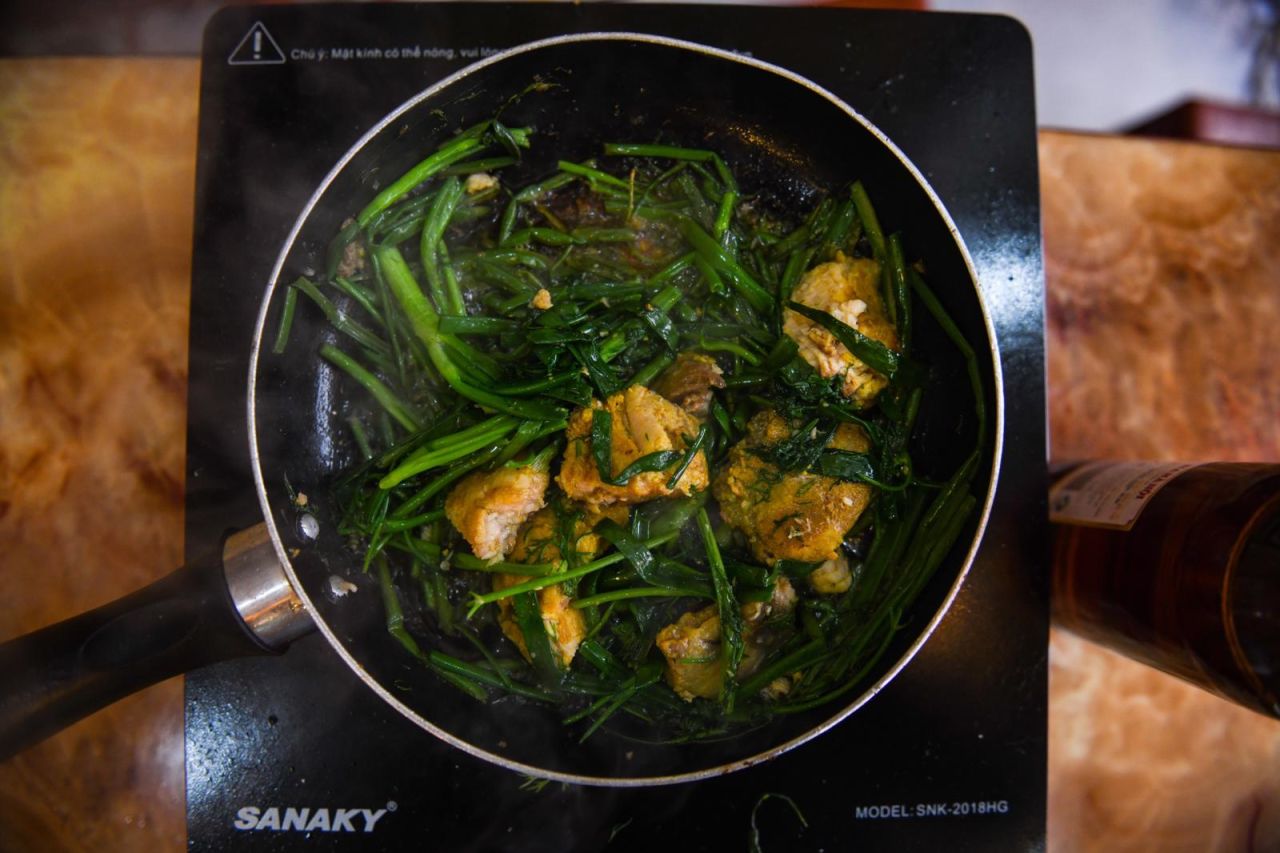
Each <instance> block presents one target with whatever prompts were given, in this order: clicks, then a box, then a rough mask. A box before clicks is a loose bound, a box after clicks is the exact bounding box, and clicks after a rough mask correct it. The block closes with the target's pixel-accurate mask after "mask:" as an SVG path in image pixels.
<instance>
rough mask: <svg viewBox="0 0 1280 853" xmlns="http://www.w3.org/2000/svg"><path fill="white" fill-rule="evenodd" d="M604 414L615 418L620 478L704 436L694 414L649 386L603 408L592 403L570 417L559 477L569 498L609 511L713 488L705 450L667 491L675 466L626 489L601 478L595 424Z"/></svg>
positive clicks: (614, 455)
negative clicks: (637, 464)
mask: <svg viewBox="0 0 1280 853" xmlns="http://www.w3.org/2000/svg"><path fill="white" fill-rule="evenodd" d="M599 411H607V412H609V414H610V415H611V416H612V418H613V426H612V429H611V431H610V438H611V462H612V465H611V471H610V473H611V475H612V476H614V477H616V476H618V474H619V473H621V472H622V470H623V469H624V468H626V467H627V466H628V465H630V464H631V463H632V462H635V461H636V460H637V459H639V458H640V457H642V456H646V455H648V454H650V453H656V452H658V451H662V450H673V451H677V452H684V451H685V450H686V449H687V448H688V446H689V444H690V443H691V442H692V441H693V439H694V437H695V436H696V435H697V433H698V422H697V421H695V420H694V419H693V417H692V416H690V415H689V413H688V412H686V411H684V410H683V409H681V408H680V407H679V406H677V405H676V404H674V403H672V402H671V401H669V400H667V399H665V398H663V397H662V396H661V395H659V394H656V393H654V392H653V391H650V390H649V389H648V388H645V387H644V386H643V385H632V386H631V387H630V388H628V389H627V390H625V391H623V392H621V393H618V394H614V395H612V396H611V397H609V399H608V400H606V401H605V402H604V403H603V404H602V403H600V402H599V401H598V400H592V401H591V405H590V406H589V407H586V408H581V409H578V410H577V411H575V412H574V413H573V414H572V415H571V416H570V417H569V427H568V430H567V432H566V434H567V436H568V439H569V446H568V448H566V450H565V454H564V461H563V462H562V463H561V465H560V475H559V477H558V478H557V482H558V483H559V484H560V488H562V489H563V490H564V493H565V494H566V495H568V496H569V498H571V499H572V500H575V501H580V502H582V503H583V504H585V505H587V506H589V507H603V506H609V505H611V504H617V503H623V504H636V503H642V502H644V501H648V500H653V499H654V498H664V497H668V496H670V495H682V496H687V495H689V494H692V493H693V492H695V491H700V490H702V489H705V488H706V487H707V482H708V474H707V457H706V454H705V453H703V452H702V451H701V450H699V451H698V452H697V453H696V454H695V455H694V457H693V459H692V461H691V462H690V463H689V467H688V468H687V469H685V472H684V473H683V474H682V475H681V476H680V479H679V480H678V481H677V482H676V483H675V488H670V489H669V488H667V480H669V479H670V478H671V474H672V473H673V472H674V469H675V465H672V466H670V467H669V468H668V470H665V471H650V472H647V473H643V474H637V475H635V476H634V477H632V478H631V479H629V480H628V481H627V482H626V483H624V484H623V485H621V486H615V485H613V484H611V483H606V482H604V481H603V480H601V479H600V472H599V470H598V469H597V467H596V460H595V457H594V456H593V455H592V452H591V451H592V448H591V426H592V423H593V420H594V417H595V413H596V412H599Z"/></svg>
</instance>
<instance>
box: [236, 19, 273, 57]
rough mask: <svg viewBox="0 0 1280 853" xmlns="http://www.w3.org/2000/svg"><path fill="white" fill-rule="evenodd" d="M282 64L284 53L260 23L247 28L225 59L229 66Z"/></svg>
mask: <svg viewBox="0 0 1280 853" xmlns="http://www.w3.org/2000/svg"><path fill="white" fill-rule="evenodd" d="M283 62H284V51H283V50H281V49H280V45H278V44H276V40H275V39H273V38H272V37H271V33H269V32H267V28H266V27H264V26H263V25H262V22H261V21H258V22H256V23H254V25H253V26H252V27H250V28H249V32H247V33H245V34H244V38H242V39H240V43H239V44H238V45H236V49H235V50H233V51H231V56H230V58H229V59H227V64H229V65H280V64H281V63H283Z"/></svg>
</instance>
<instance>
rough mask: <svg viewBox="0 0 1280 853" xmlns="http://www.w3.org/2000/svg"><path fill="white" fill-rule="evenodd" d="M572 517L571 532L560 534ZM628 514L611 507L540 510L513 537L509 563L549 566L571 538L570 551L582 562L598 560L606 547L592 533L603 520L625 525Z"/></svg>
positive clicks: (619, 506) (624, 509) (620, 507)
mask: <svg viewBox="0 0 1280 853" xmlns="http://www.w3.org/2000/svg"><path fill="white" fill-rule="evenodd" d="M569 514H572V515H573V516H574V518H573V530H572V531H571V532H567V531H565V532H562V528H563V526H564V525H563V523H562V522H563V520H564V518H565V516H566V515H569ZM628 515H629V510H628V508H627V506H626V505H625V504H615V505H614V506H609V507H600V508H599V509H578V510H577V511H576V512H575V511H574V508H573V507H562V508H561V509H560V511H557V509H556V508H555V507H554V506H547V507H543V508H542V509H540V510H538V511H537V512H536V513H534V514H533V516H532V517H531V518H530V519H529V520H528V521H526V522H525V523H524V524H523V525H521V527H520V531H519V533H517V534H516V540H515V544H514V545H513V546H512V548H511V551H510V559H511V561H512V562H513V563H553V562H555V561H557V560H559V559H561V558H562V556H563V555H562V553H561V548H560V543H561V541H562V540H563V539H565V538H567V537H569V536H572V537H573V539H574V545H573V550H574V551H576V552H577V556H578V559H579V560H580V561H582V562H586V561H588V560H591V559H592V558H594V557H596V556H598V555H599V554H600V553H601V552H602V551H604V549H605V547H606V546H607V545H608V542H606V541H605V540H604V539H603V538H601V537H600V536H599V535H598V534H597V533H595V527H596V525H597V524H599V523H600V522H601V521H603V520H604V519H606V518H607V519H609V520H611V521H614V522H616V523H617V524H621V525H625V524H626V523H627V518H628Z"/></svg>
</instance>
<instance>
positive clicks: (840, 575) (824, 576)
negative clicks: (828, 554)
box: [809, 554, 853, 595]
mask: <svg viewBox="0 0 1280 853" xmlns="http://www.w3.org/2000/svg"><path fill="white" fill-rule="evenodd" d="M809 585H810V586H811V587H813V591H814V592H816V593H818V594H819V595H840V594H841V593H843V592H848V591H849V587H851V586H853V573H852V572H850V571H849V560H848V558H846V557H845V555H844V554H837V555H836V557H835V559H834V560H827V561H826V562H825V563H823V564H822V565H821V566H818V568H816V569H814V570H813V571H811V572H809Z"/></svg>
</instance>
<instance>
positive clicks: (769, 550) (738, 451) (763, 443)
mask: <svg viewBox="0 0 1280 853" xmlns="http://www.w3.org/2000/svg"><path fill="white" fill-rule="evenodd" d="M794 430H795V427H794V426H793V425H792V424H790V423H788V421H787V420H786V419H785V418H783V417H782V416H781V415H779V414H778V413H776V412H773V411H768V410H766V411H763V412H760V413H759V414H757V415H756V416H755V417H753V418H752V419H751V421H750V422H749V423H748V424H747V436H746V438H744V439H743V440H742V441H740V442H738V443H737V444H736V445H734V446H733V447H732V448H730V449H729V464H728V465H727V466H725V468H724V469H723V470H722V471H721V472H720V474H719V476H717V477H716V481H715V483H714V485H713V486H712V489H711V493H712V494H713V495H714V496H715V498H716V500H718V501H719V502H720V514H721V516H722V517H723V518H724V520H725V522H727V523H728V524H729V525H731V526H732V527H735V528H737V529H738V530H739V531H741V532H742V534H743V535H744V536H745V537H746V539H747V543H748V545H749V546H750V547H751V553H752V554H753V555H754V556H755V558H756V559H757V560H759V561H760V562H762V563H764V564H765V565H767V566H772V565H773V564H774V563H776V562H777V561H778V560H797V561H799V562H805V563H818V562H824V561H827V560H834V559H836V557H837V555H838V549H839V547H840V543H841V542H843V541H844V537H845V535H846V534H848V532H849V529H850V528H852V527H853V525H854V522H856V521H857V520H858V517H859V516H860V515H862V512H863V511H864V510H865V509H866V508H867V505H868V504H869V503H870V501H871V494H872V493H871V487H870V486H868V485H866V484H865V483H850V482H847V481H843V480H837V479H835V478H834V477H828V476H825V475H823V474H815V473H812V472H809V471H783V470H781V469H779V468H778V466H777V465H775V464H773V463H772V462H769V461H767V460H766V459H765V458H763V456H762V455H761V454H762V452H763V451H767V450H768V449H769V448H771V447H773V446H775V445H777V444H778V443H779V442H781V441H783V440H785V439H786V438H788V437H790V436H791V434H792V433H793V432H794ZM870 446H871V444H870V442H869V441H868V439H867V436H866V434H865V433H864V432H863V431H862V430H861V429H860V428H858V427H856V426H854V425H852V424H841V425H840V426H839V428H838V429H837V430H836V433H835V435H834V436H833V438H832V439H831V443H830V444H829V445H828V447H830V448H833V449H836V450H849V451H854V452H858V453H864V452H866V451H867V450H868V449H870Z"/></svg>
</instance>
